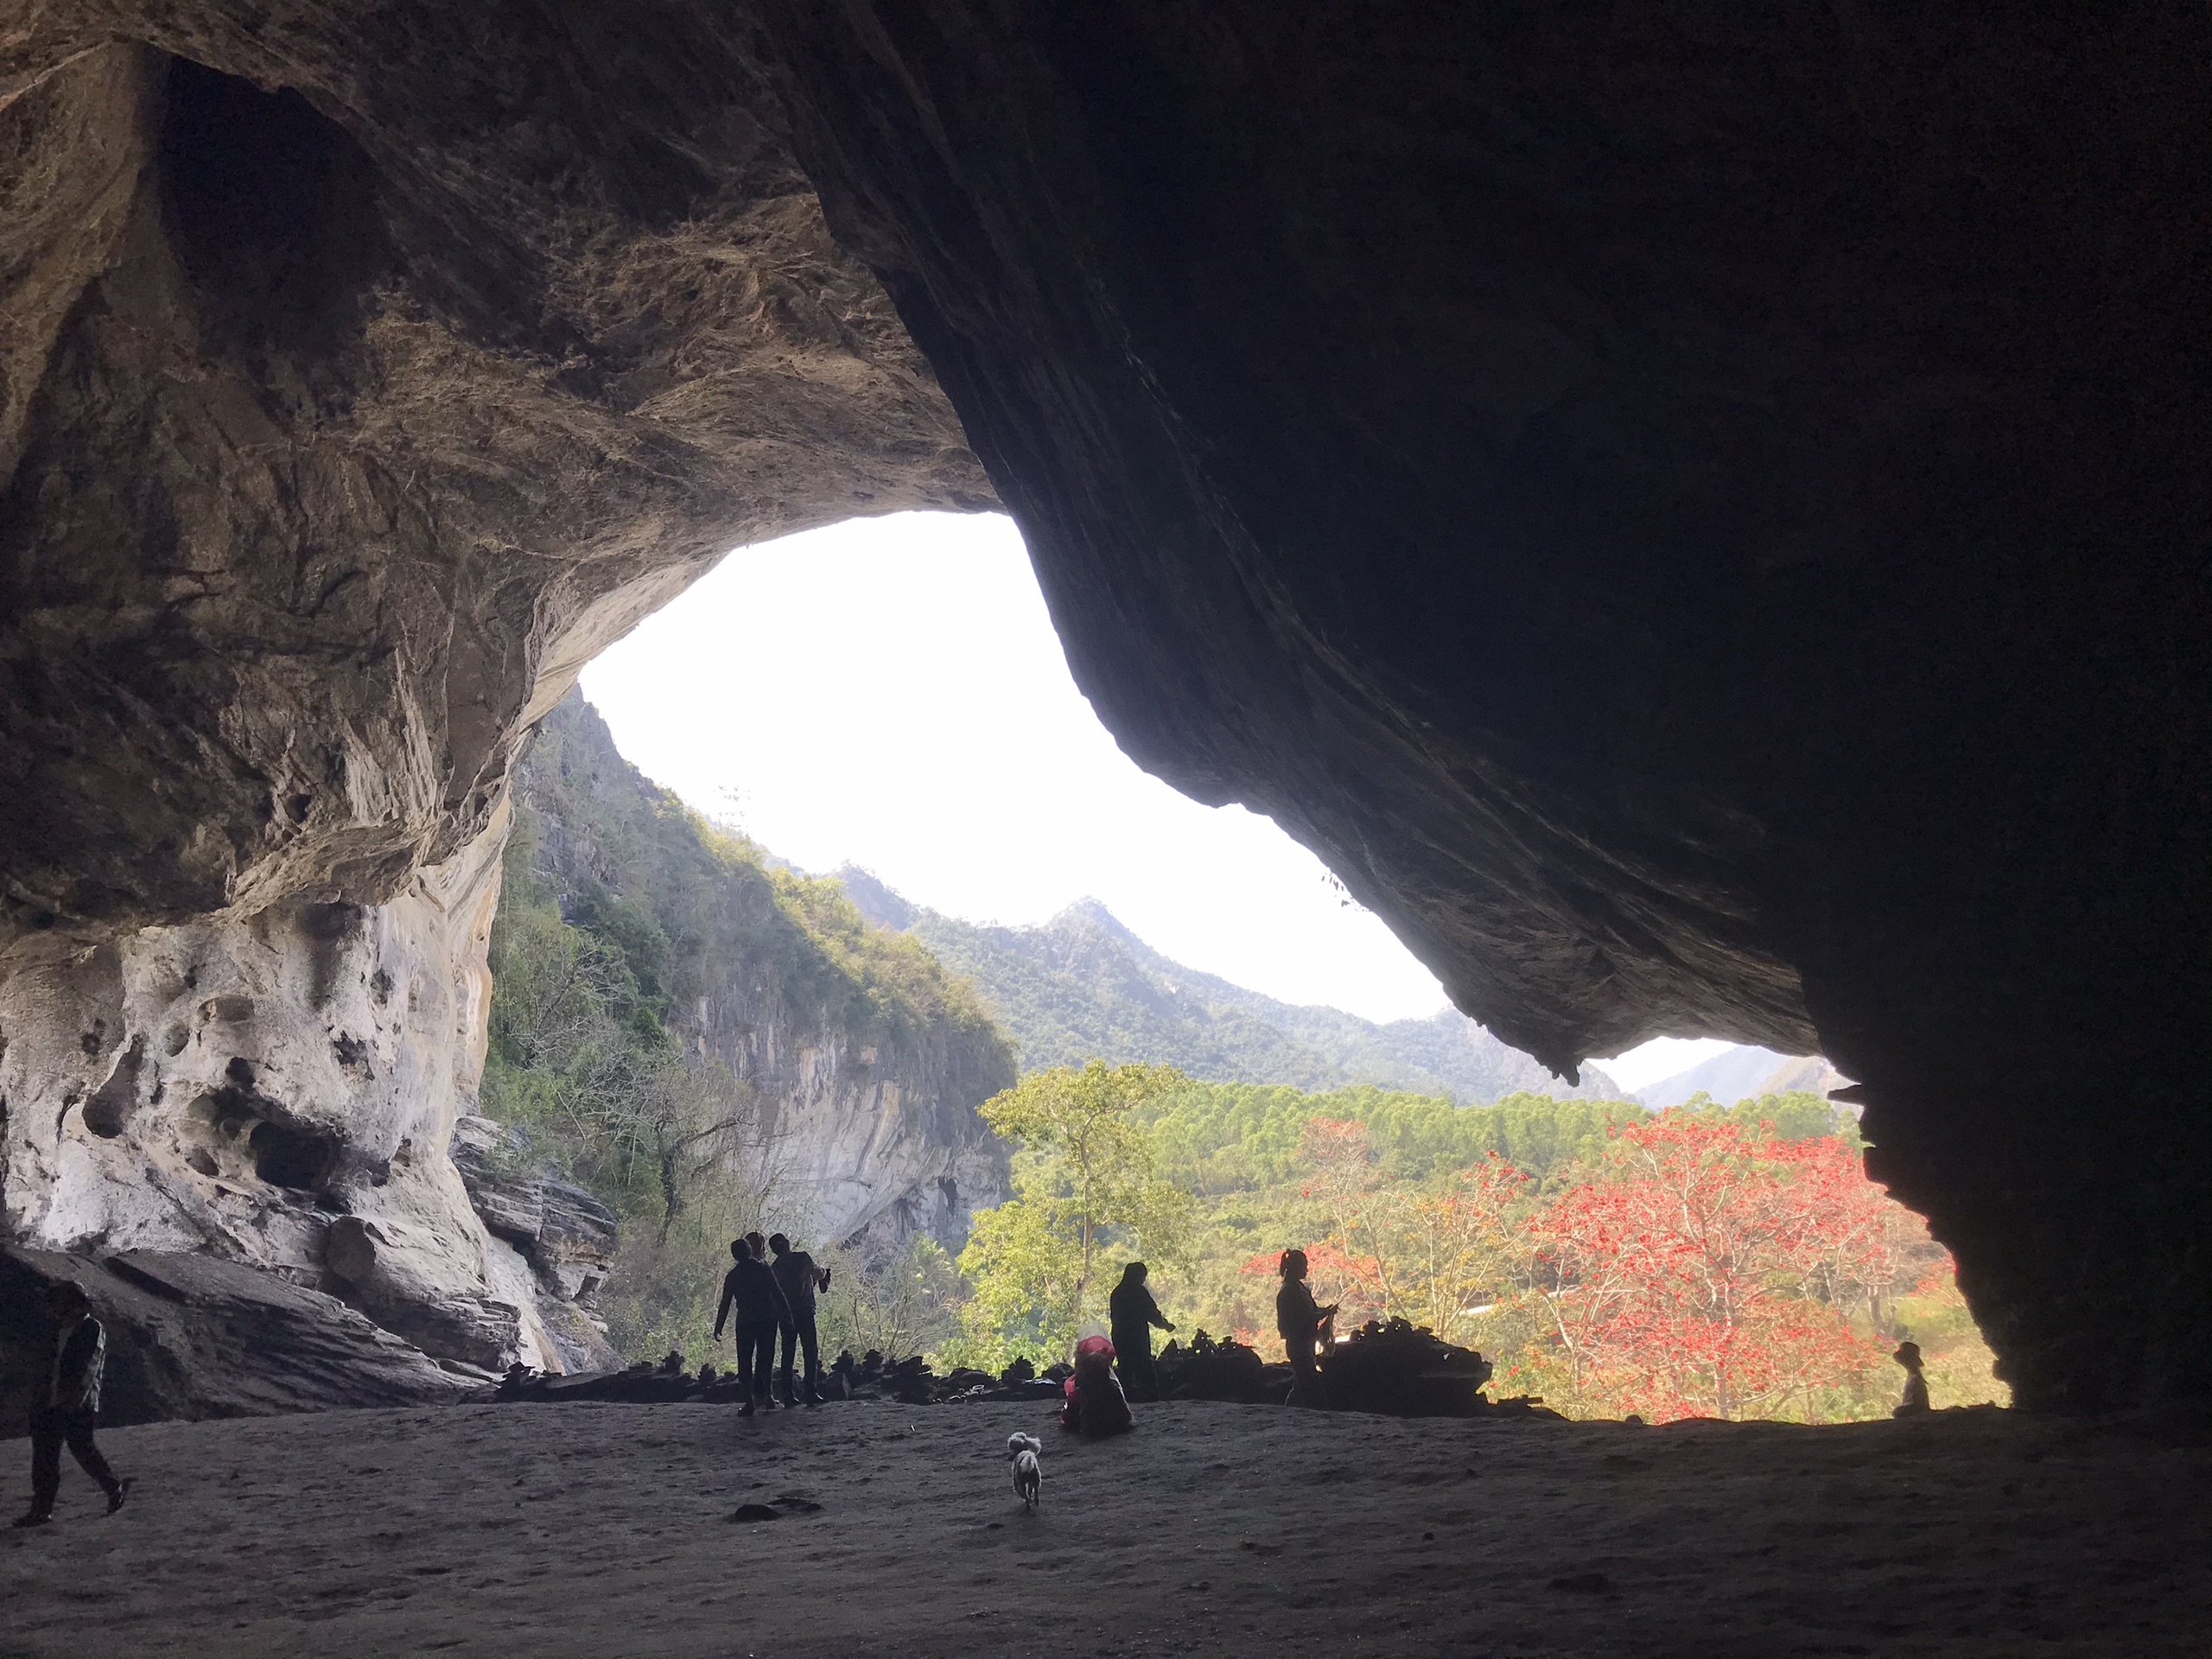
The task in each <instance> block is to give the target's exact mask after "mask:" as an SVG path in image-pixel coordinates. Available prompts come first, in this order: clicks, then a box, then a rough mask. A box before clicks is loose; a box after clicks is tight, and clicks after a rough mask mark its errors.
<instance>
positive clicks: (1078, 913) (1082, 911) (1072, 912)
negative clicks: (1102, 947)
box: [1045, 893, 1149, 949]
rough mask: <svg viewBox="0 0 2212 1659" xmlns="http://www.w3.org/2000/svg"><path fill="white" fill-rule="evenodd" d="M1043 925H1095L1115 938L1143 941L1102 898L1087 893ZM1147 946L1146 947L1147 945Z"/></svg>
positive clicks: (1137, 942) (1139, 942) (1133, 941)
mask: <svg viewBox="0 0 2212 1659" xmlns="http://www.w3.org/2000/svg"><path fill="white" fill-rule="evenodd" d="M1045 925H1046V927H1047V928H1048V929H1049V928H1055V927H1095V928H1098V929H1101V930H1103V931H1105V932H1108V933H1111V934H1113V935H1114V936H1115V937H1116V938H1122V939H1127V940H1129V941H1131V942H1132V943H1134V944H1143V943H1144V941H1143V940H1141V939H1139V938H1137V936H1136V935H1135V933H1133V932H1131V931H1129V925H1128V923H1126V922H1124V921H1123V920H1122V918H1120V917H1118V916H1116V914H1115V913H1114V912H1112V911H1110V910H1109V909H1107V908H1106V905H1105V901H1104V900H1103V899H1093V898H1091V897H1090V895H1089V894H1087V893H1086V894H1085V895H1084V897H1082V898H1080V899H1077V900H1076V901H1075V902H1074V903H1073V904H1071V905H1070V906H1067V907H1066V908H1065V910H1063V911H1061V912H1060V913H1059V914H1058V915H1057V916H1055V917H1053V918H1052V920H1051V921H1049V922H1047V923H1046V924H1045ZM1148 948H1149V947H1147V949H1148Z"/></svg>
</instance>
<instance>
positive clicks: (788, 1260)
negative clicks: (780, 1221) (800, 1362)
mask: <svg viewBox="0 0 2212 1659" xmlns="http://www.w3.org/2000/svg"><path fill="white" fill-rule="evenodd" d="M768 1248H769V1249H772V1250H773V1251H774V1252H775V1253H776V1259H775V1260H774V1261H773V1262H770V1263H769V1271H771V1272H772V1273H773V1274H775V1275H776V1282H777V1284H779V1285H780V1286H781V1287H783V1292H784V1301H785V1304H786V1305H787V1306H789V1307H790V1309H791V1313H790V1316H789V1317H788V1318H787V1319H785V1322H784V1325H783V1333H784V1351H783V1364H782V1367H781V1370H782V1377H781V1381H782V1383H783V1396H784V1403H785V1405H787V1406H789V1405H796V1404H797V1403H798V1402H797V1401H796V1400H794V1399H793V1398H792V1396H791V1362H792V1360H793V1359H794V1358H795V1357H797V1354H796V1352H795V1351H796V1350H799V1349H804V1351H805V1353H806V1403H807V1404H808V1405H810V1406H818V1405H820V1404H821V1403H822V1338H820V1337H819V1336H818V1335H817V1334H816V1332H815V1329H814V1298H815V1294H816V1293H817V1291H824V1290H827V1289H829V1268H817V1267H816V1266H815V1265H814V1258H813V1257H812V1256H811V1255H808V1254H807V1253H806V1252H805V1251H804V1250H795V1249H792V1248H791V1240H789V1239H788V1238H785V1236H783V1235H782V1234H781V1233H776V1234H773V1235H772V1236H770V1238H769V1240H768Z"/></svg>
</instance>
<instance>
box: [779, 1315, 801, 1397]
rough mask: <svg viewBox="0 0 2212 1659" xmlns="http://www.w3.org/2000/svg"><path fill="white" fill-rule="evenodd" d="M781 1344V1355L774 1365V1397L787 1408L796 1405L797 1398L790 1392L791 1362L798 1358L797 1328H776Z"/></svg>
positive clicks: (795, 1326)
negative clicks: (775, 1388)
mask: <svg viewBox="0 0 2212 1659" xmlns="http://www.w3.org/2000/svg"><path fill="white" fill-rule="evenodd" d="M778 1335H779V1338H781V1342H782V1349H783V1351H782V1353H781V1354H780V1355H779V1357H778V1359H777V1363H776V1384H777V1391H776V1397H777V1398H778V1399H779V1400H781V1401H782V1402H784V1403H785V1405H787V1406H795V1405H797V1404H798V1395H796V1394H794V1393H793V1392H792V1391H791V1362H792V1361H794V1360H796V1359H797V1358H798V1326H797V1325H780V1326H779V1327H778Z"/></svg>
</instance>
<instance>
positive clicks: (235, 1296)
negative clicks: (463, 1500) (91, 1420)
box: [0, 1249, 480, 1437]
mask: <svg viewBox="0 0 2212 1659" xmlns="http://www.w3.org/2000/svg"><path fill="white" fill-rule="evenodd" d="M65 1279H69V1280H74V1281H76V1282H77V1283H79V1284H80V1285H82V1286H83V1287H85V1290H86V1294H89V1295H90V1296H91V1297H92V1306H93V1307H94V1309H95V1311H96V1312H97V1313H99V1317H100V1319H101V1320H102V1321H103V1322H104V1323H105V1325H106V1326H107V1332H108V1349H107V1370H106V1376H105V1382H104V1383H103V1386H102V1389H101V1394H100V1416H101V1418H102V1419H103V1421H107V1422H111V1423H117V1424H124V1423H150V1422H158V1421H161V1420H162V1419H164V1418H171V1417H244V1416H261V1415H264V1414H269V1413H272V1412H286V1411H315V1410H321V1409H324V1408H330V1407H334V1406H402V1405H416V1404H436V1403H442V1402H450V1401H453V1400H456V1399H458V1398H460V1396H461V1394H462V1393H463V1392H464V1390H466V1389H468V1388H470V1387H474V1386H480V1383H478V1380H477V1379H474V1378H471V1377H467V1376H457V1375H454V1374H453V1373H450V1372H448V1371H447V1370H442V1369H441V1368H440V1367H439V1366H437V1365H435V1364H434V1363H431V1362H430V1360H429V1359H428V1358H427V1357H424V1355H423V1352H422V1351H421V1350H419V1349H417V1348H416V1347H414V1346H412V1345H411V1344H408V1343H406V1342H403V1341H402V1340H400V1338H397V1337H395V1336H393V1335H392V1334H391V1332H388V1331H385V1330H383V1329H381V1328H380V1327H379V1326H378V1325H376V1324H375V1323H374V1322H373V1321H372V1320H370V1319H367V1318H365V1317H364V1316H363V1315H362V1314H360V1313H356V1312H355V1311H354V1310H353V1309H352V1308H350V1307H348V1306H346V1305H345V1304H344V1303H343V1302H341V1301H340V1300H337V1299H336V1298H335V1297H332V1296H325V1295H323V1294H321V1293H320V1292H317V1291H312V1290H302V1289H301V1288H300V1287H298V1286H296V1285H293V1284H289V1283H288V1282H286V1281H284V1280H283V1279H282V1278H280V1277H278V1276H277V1275H276V1274H268V1273H262V1272H258V1271H257V1270H255V1269H254V1268H250V1267H246V1266H244V1265H242V1264H241V1263H239V1262H231V1261H225V1260H223V1259H222V1258H220V1257H219V1256H215V1255H210V1254H207V1253H206V1252H197V1253H192V1254H181V1253H176V1252H168V1251H147V1250H130V1251H124V1252H123V1253H121V1254H118V1255H112V1256H110V1257H108V1258H107V1259H106V1260H105V1262H99V1263H93V1262H87V1261H86V1260H85V1258H83V1257H82V1256H75V1255H54V1254H51V1253H48V1252H45V1251H39V1250H15V1249H10V1250H6V1251H0V1437H7V1436H13V1435H20V1434H22V1433H26V1432H27V1428H26V1421H25V1419H26V1412H27V1409H28V1407H29V1402H30V1400H31V1398H32V1397H33V1395H34V1391H35V1389H37V1388H38V1387H39V1386H40V1385H41V1384H42V1383H43V1381H44V1379H43V1377H42V1376H40V1375H39V1372H40V1371H41V1369H42V1368H43V1367H44V1366H45V1365H46V1364H48V1363H51V1361H52V1358H53V1353H54V1348H53V1344H54V1327H53V1325H52V1323H51V1321H50V1320H49V1319H48V1317H47V1314H46V1309H45V1306H44V1295H45V1291H46V1288H47V1287H48V1286H49V1285H52V1284H54V1283H55V1282H57V1281H60V1280H65Z"/></svg>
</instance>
